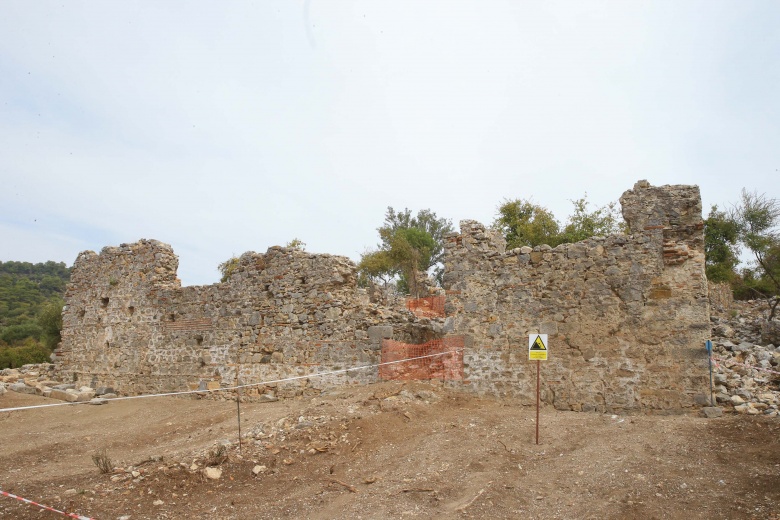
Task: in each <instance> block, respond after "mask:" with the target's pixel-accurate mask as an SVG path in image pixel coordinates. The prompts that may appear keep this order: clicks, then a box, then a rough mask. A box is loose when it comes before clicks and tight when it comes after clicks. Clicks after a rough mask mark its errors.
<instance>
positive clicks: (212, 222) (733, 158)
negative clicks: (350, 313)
mask: <svg viewBox="0 0 780 520" xmlns="http://www.w3.org/2000/svg"><path fill="white" fill-rule="evenodd" d="M778 27H780V3H779V2H775V1H772V0H766V1H760V2H751V1H739V2H737V1H729V2H720V1H703V2H696V1H685V2H677V1H654V2H638V1H637V2H617V1H616V2H579V1H578V2H549V1H544V2H531V1H528V2H516V1H498V0H492V1H491V0H475V1H457V0H443V1H422V2H421V1H408V2H404V1H397V0H394V1H386V0H385V1H372V2H369V1H346V0H345V1H336V0H332V1H327V2H326V1H323V0H310V1H298V2H295V1H288V0H285V1H281V0H280V1H276V2H272V1H267V2H258V1H253V2H240V1H232V2H214V1H212V2H197V1H186V2H185V1H179V2H175V1H166V2H153V1H145V2H133V1H128V0H123V1H121V2H120V1H110V2H98V1H89V2H79V1H73V0H67V1H65V2H63V1H58V2H50V1H35V2H31V1H30V0H3V1H2V3H0V260H1V261H7V260H20V261H30V262H41V261H46V260H56V261H64V262H66V263H67V264H68V265H71V264H72V263H73V260H74V259H75V258H76V255H77V254H78V252H79V251H82V250H85V249H92V250H95V251H99V250H100V249H101V248H102V247H104V246H106V245H118V244H120V243H122V242H133V241H136V240H138V239H140V238H155V239H158V240H161V241H164V242H168V243H170V244H171V245H172V246H173V247H174V250H175V251H176V253H177V254H178V255H179V259H180V267H179V275H180V277H181V278H182V281H183V283H184V284H186V285H189V284H205V283H212V282H215V281H217V279H218V277H219V275H218V272H217V270H216V265H217V264H218V263H219V262H220V261H222V260H224V259H226V258H228V257H230V256H231V255H232V254H241V253H243V252H245V251H259V252H263V251H265V250H266V249H267V248H268V247H269V246H272V245H277V244H279V245H283V244H285V243H287V242H289V241H290V240H291V239H292V238H294V237H298V238H300V239H301V240H303V241H304V242H305V243H306V244H307V249H308V250H309V251H313V252H322V253H333V254H342V255H347V256H349V257H351V258H353V259H357V258H359V255H360V253H361V252H363V251H364V250H365V249H366V248H368V247H372V246H374V245H376V243H377V241H378V238H377V234H376V228H377V227H378V226H379V225H380V224H381V223H382V220H383V216H384V212H385V209H386V207H387V206H393V207H394V208H396V209H401V208H404V207H409V208H411V209H413V210H415V211H416V210H418V209H422V208H430V209H432V210H433V211H435V212H436V213H437V214H438V215H439V216H443V217H447V218H451V219H452V220H453V222H454V223H455V224H456V225H457V223H458V221H459V220H461V219H467V218H471V219H476V220H479V221H482V222H484V223H490V221H491V220H492V219H493V217H494V215H495V210H496V207H497V206H498V204H499V203H500V202H501V200H502V199H504V198H532V199H533V200H534V201H535V202H537V203H541V204H543V205H545V206H547V207H548V208H550V209H551V210H553V212H554V213H555V214H556V215H557V216H558V217H559V219H561V220H565V217H566V216H567V215H568V213H569V210H570V207H571V203H570V202H569V200H570V199H575V198H579V197H581V196H582V195H583V194H584V193H585V192H586V191H587V193H588V195H589V199H590V200H591V201H592V202H593V203H596V204H599V205H601V204H605V203H607V202H609V201H615V200H617V198H618V197H619V196H620V194H621V193H622V192H623V191H624V190H626V189H629V188H631V187H632V186H633V184H634V182H635V181H636V180H638V179H645V178H646V179H648V180H649V181H650V182H651V183H652V184H655V185H660V184H698V185H699V186H700V187H701V190H702V197H703V200H704V205H705V212H706V210H707V209H708V208H709V206H710V205H711V204H716V203H717V204H720V205H726V204H728V203H729V202H733V201H735V200H736V198H737V196H738V194H739V191H740V189H741V188H742V187H747V188H749V189H755V190H758V191H760V192H766V193H767V194H768V195H770V196H773V197H779V196H780V190H778V179H780V171H779V170H778V169H780V157H779V154H780V126H779V125H780V30H778Z"/></svg>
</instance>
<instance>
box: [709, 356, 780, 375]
mask: <svg viewBox="0 0 780 520" xmlns="http://www.w3.org/2000/svg"><path fill="white" fill-rule="evenodd" d="M712 359H714V360H716V361H723V362H724V363H729V365H728V366H726V368H731V367H733V366H735V365H739V366H741V367H747V368H752V369H753V370H762V371H764V372H769V373H770V374H777V375H780V372H778V371H777V370H770V369H768V368H764V367H757V366H755V365H748V364H747V363H739V362H737V361H734V360H733V359H730V358H727V359H723V358H719V357H718V356H712ZM715 366H716V367H717V366H718V364H717V363H715Z"/></svg>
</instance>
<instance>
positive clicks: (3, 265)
mask: <svg viewBox="0 0 780 520" xmlns="http://www.w3.org/2000/svg"><path fill="white" fill-rule="evenodd" d="M69 279H70V268H68V267H66V266H65V264H64V263H63V262H59V263H57V262H52V261H49V262H46V263H39V264H32V263H30V262H14V261H11V262H0V369H3V368H15V367H19V366H21V365H23V364H25V363H40V362H45V361H48V360H49V355H50V354H51V352H52V350H53V349H54V348H55V347H56V346H57V343H59V341H60V329H61V328H62V306H63V300H62V298H63V294H64V293H65V285H66V284H67V283H68V280H69Z"/></svg>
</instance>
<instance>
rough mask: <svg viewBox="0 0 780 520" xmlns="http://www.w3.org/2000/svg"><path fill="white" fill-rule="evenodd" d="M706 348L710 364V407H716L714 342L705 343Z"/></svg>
mask: <svg viewBox="0 0 780 520" xmlns="http://www.w3.org/2000/svg"><path fill="white" fill-rule="evenodd" d="M704 348H706V349H707V359H709V362H710V406H715V397H713V392H712V341H710V340H707V341H706V342H705V343H704Z"/></svg>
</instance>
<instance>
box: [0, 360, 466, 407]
mask: <svg viewBox="0 0 780 520" xmlns="http://www.w3.org/2000/svg"><path fill="white" fill-rule="evenodd" d="M458 352H463V349H456V350H450V351H447V352H438V353H436V354H427V355H425V356H417V357H413V358H406V359H398V360H396V361H386V362H384V363H376V364H373V365H361V366H358V367H351V368H342V369H340V370H331V371H328V372H315V373H312V374H306V375H302V376H292V377H285V378H283V379H274V380H271V381H261V382H259V383H250V384H247V385H237V386H229V387H224V388H215V389H213V390H208V389H204V390H186V391H182V392H166V393H161V394H143V395H130V396H124V397H114V398H112V399H110V401H125V400H129V399H148V398H150V397H169V396H174V395H188V394H204V393H213V392H224V391H228V390H239V389H241V388H251V387H254V386H265V385H270V384H276V383H286V382H288V381H296V380H299V379H310V378H315V377H323V376H332V375H336V374H345V373H348V372H351V371H353V370H365V369H367V368H378V367H381V366H385V365H395V364H397V363H406V362H409V361H416V360H418V359H426V358H432V357H437V356H446V355H448V354H455V353H458ZM81 404H90V402H89V401H82V402H76V403H48V404H38V405H32V406H17V407H15V408H0V413H1V412H18V411H22V410H33V409H35V408H53V407H55V406H74V405H81Z"/></svg>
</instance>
